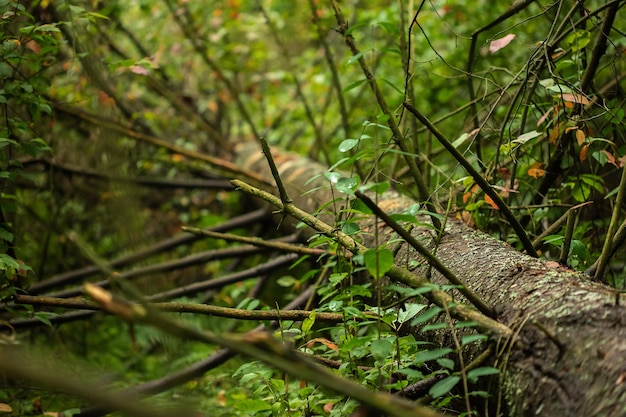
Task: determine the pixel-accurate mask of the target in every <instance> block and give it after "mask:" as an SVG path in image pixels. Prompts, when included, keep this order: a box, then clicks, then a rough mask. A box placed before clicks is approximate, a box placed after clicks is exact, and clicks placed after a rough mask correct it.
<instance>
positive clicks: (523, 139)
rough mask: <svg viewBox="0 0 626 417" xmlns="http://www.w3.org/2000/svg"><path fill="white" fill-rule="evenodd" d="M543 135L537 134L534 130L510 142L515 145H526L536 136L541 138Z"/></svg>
mask: <svg viewBox="0 0 626 417" xmlns="http://www.w3.org/2000/svg"><path fill="white" fill-rule="evenodd" d="M542 134H543V133H541V132H537V131H536V130H531V131H530V132H526V133H524V134H523V135H520V136H519V137H518V138H517V139H515V140H512V141H511V142H515V143H526V142H528V141H529V140H531V139H534V138H536V137H538V136H541V135H542Z"/></svg>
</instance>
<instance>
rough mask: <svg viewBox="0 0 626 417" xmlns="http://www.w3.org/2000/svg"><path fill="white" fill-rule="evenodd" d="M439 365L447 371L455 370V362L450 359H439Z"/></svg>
mask: <svg viewBox="0 0 626 417" xmlns="http://www.w3.org/2000/svg"><path fill="white" fill-rule="evenodd" d="M437 364H438V365H439V366H441V367H442V368H445V369H450V370H453V369H454V361H453V360H452V359H448V358H439V359H437Z"/></svg>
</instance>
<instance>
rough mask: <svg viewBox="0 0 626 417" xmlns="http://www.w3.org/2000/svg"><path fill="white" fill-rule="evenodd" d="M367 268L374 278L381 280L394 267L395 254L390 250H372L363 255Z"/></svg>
mask: <svg viewBox="0 0 626 417" xmlns="http://www.w3.org/2000/svg"><path fill="white" fill-rule="evenodd" d="M363 261H364V262H365V268H367V271H368V272H369V273H370V274H371V275H372V276H373V277H374V278H380V277H382V276H383V275H385V274H386V273H387V271H389V270H390V269H391V267H392V266H393V252H391V251H390V250H389V249H370V250H368V251H366V252H365V253H364V254H363Z"/></svg>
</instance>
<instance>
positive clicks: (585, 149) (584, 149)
mask: <svg viewBox="0 0 626 417" xmlns="http://www.w3.org/2000/svg"><path fill="white" fill-rule="evenodd" d="M579 132H580V130H579ZM587 152H589V144H588V143H587V144H586V145H585V146H583V147H582V149H581V150H580V154H578V159H580V162H582V161H584V160H585V159H587Z"/></svg>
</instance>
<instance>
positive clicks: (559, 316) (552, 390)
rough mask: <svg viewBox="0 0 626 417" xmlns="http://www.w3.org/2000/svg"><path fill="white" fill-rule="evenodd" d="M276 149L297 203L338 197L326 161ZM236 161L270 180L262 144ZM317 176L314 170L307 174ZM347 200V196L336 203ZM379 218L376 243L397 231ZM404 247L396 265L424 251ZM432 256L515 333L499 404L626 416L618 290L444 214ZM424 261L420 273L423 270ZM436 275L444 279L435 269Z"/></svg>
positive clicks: (495, 393)
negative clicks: (327, 176) (321, 162)
mask: <svg viewBox="0 0 626 417" xmlns="http://www.w3.org/2000/svg"><path fill="white" fill-rule="evenodd" d="M274 158H275V159H276V160H277V165H278V166H279V171H280V176H281V179H282V181H284V182H285V183H286V185H287V190H288V192H289V194H290V197H291V198H292V199H294V200H295V202H296V204H297V205H298V206H299V207H300V208H302V209H304V210H306V211H308V212H309V213H313V212H314V211H315V210H317V209H318V208H319V207H320V206H321V205H322V204H324V203H326V202H328V201H331V200H332V199H333V198H337V197H342V195H341V194H339V193H338V192H337V191H335V192H334V193H331V192H330V190H329V187H328V182H327V181H326V180H325V179H324V177H323V173H324V172H325V169H324V168H323V167H322V166H320V165H319V164H315V163H312V162H311V161H308V160H306V159H303V158H301V157H299V156H297V155H295V154H287V153H277V154H275V155H274ZM238 163H239V164H240V166H242V167H246V168H251V169H252V170H254V171H255V172H264V173H265V175H266V176H267V178H268V179H270V180H271V176H270V175H269V170H268V169H267V168H266V166H267V162H266V161H265V159H264V158H263V156H262V155H261V154H260V153H259V152H257V151H256V147H254V146H250V145H246V146H244V147H243V148H242V149H240V156H239V159H238ZM311 178H318V179H317V180H314V181H312V182H308V183H307V181H310V179H311ZM316 187H321V188H318V189H317V191H315V192H310V193H308V194H307V195H306V196H304V197H302V194H303V191H306V190H311V189H314V188H316ZM343 197H345V195H343ZM411 204H415V201H414V200H411V199H409V198H406V197H401V196H398V195H397V194H396V193H394V192H390V193H386V194H385V195H383V196H381V197H379V203H378V205H379V206H380V207H381V208H382V209H383V210H384V211H386V212H389V213H393V212H403V211H404V210H405V209H406V208H407V207H408V206H409V205H411ZM341 205H343V206H345V202H344V203H338V204H336V206H341ZM329 207H331V206H329ZM329 219H330V220H329ZM325 221H327V222H328V221H331V222H332V216H326V217H325ZM424 221H425V222H426V221H428V220H427V219H424ZM366 227H370V229H369V230H370V231H371V230H372V229H371V227H372V225H371V224H369V225H362V229H363V228H366ZM377 227H378V230H379V235H378V239H379V242H385V241H386V240H387V239H388V238H389V236H391V234H392V233H393V231H392V230H391V228H389V227H380V226H377ZM431 233H432V229H428V228H426V227H417V228H415V229H414V230H413V231H412V235H413V236H414V237H416V238H417V239H419V240H421V241H424V237H425V236H429V235H430V234H431ZM429 240H431V241H432V239H429ZM365 243H366V245H368V243H367V242H365ZM402 246H403V247H402V248H401V249H400V250H399V252H398V253H397V254H396V263H397V264H398V266H401V265H406V264H407V262H406V261H407V259H408V260H419V259H420V256H419V255H418V254H417V252H416V251H415V250H413V249H412V248H408V245H407V244H403V245H402ZM369 247H373V245H372V244H371V243H370V244H369ZM431 249H432V247H431ZM436 256H437V257H438V258H439V259H440V260H441V262H442V263H443V264H444V265H446V266H447V267H448V268H449V269H450V270H452V272H454V273H455V274H456V276H457V277H460V278H461V279H462V280H463V281H464V282H465V283H466V284H467V287H468V288H469V289H471V290H472V291H473V292H474V293H476V294H478V295H479V296H480V297H481V298H482V299H483V300H484V301H485V302H487V303H488V304H489V305H490V306H491V307H492V308H493V309H494V310H495V312H496V319H497V320H498V321H499V322H501V323H503V324H505V325H507V326H509V327H510V329H512V330H513V332H514V334H515V337H514V340H512V341H502V340H493V342H496V343H499V346H503V345H505V344H504V343H503V342H511V343H510V344H506V346H508V348H507V349H504V351H501V352H499V353H496V354H494V357H493V358H492V359H493V362H494V363H495V364H497V365H498V366H499V367H500V369H501V376H500V384H498V387H496V388H494V389H492V392H490V394H491V395H492V399H491V400H490V403H492V404H497V403H499V402H500V400H496V399H501V404H502V408H501V409H500V411H501V413H503V414H504V415H508V416H550V417H557V416H563V417H571V416H625V415H626V384H625V383H624V382H626V327H625V325H626V308H624V306H623V304H624V302H625V299H624V297H623V294H622V293H620V292H618V291H616V290H615V289H613V288H610V287H607V286H604V285H600V284H597V283H594V282H592V281H590V280H589V277H588V276H586V275H584V274H582V273H578V272H575V271H573V270H571V269H569V268H566V267H564V266H562V265H560V264H559V263H557V262H553V261H545V260H540V259H535V258H532V257H529V256H527V255H524V254H521V253H519V252H517V251H516V250H515V249H513V248H512V247H511V246H509V245H508V244H506V243H503V242H501V241H498V240H496V239H494V238H491V237H489V236H488V235H486V234H484V233H482V232H479V231H476V230H473V229H472V228H470V227H468V226H466V225H465V224H463V223H461V222H458V221H455V220H452V219H448V221H447V223H446V228H445V234H444V235H443V237H442V239H441V241H440V244H439V245H438V247H437V248H436ZM426 268H427V267H422V268H420V269H419V270H416V271H414V272H415V273H417V274H426V273H427V269H426ZM432 280H433V281H434V282H438V283H444V281H442V280H443V278H442V277H441V276H439V275H438V274H437V273H434V274H433V277H432ZM427 335H428V333H427V334H426V335H424V334H420V337H421V338H422V339H423V338H424V337H426V336H427ZM501 415H502V414H501Z"/></svg>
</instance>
